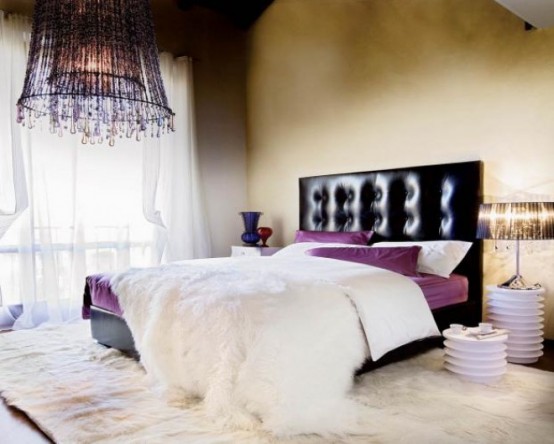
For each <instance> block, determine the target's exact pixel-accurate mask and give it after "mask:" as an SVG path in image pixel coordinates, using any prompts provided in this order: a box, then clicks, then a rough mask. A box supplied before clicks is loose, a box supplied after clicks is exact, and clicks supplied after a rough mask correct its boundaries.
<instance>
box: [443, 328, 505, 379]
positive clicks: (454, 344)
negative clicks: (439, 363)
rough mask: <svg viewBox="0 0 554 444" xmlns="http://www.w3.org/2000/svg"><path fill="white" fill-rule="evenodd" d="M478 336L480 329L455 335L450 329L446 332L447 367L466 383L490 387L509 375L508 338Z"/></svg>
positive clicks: (445, 357) (445, 351) (445, 354)
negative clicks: (507, 372) (489, 385)
mask: <svg viewBox="0 0 554 444" xmlns="http://www.w3.org/2000/svg"><path fill="white" fill-rule="evenodd" d="M478 332H479V328H478V327H475V328H467V329H465V330H462V332H461V333H453V332H452V329H450V328H449V329H447V330H444V332H443V333H442V334H443V336H444V337H445V338H446V339H445V341H444V346H445V348H444V366H445V368H446V369H447V370H449V371H451V372H452V373H455V374H457V375H459V376H460V377H461V378H462V379H466V380H469V381H473V382H479V383H482V384H490V383H493V382H496V381H498V380H500V378H501V377H502V375H504V373H506V366H507V362H506V356H507V354H506V340H507V339H508V335H507V334H502V335H498V336H493V337H490V338H486V339H477V337H476V336H475V334H477V333H478Z"/></svg>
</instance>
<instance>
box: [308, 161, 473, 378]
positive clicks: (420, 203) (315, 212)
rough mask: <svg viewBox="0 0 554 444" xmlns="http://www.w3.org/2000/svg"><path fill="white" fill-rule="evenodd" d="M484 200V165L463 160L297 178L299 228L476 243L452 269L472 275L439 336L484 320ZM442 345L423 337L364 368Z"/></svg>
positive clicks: (446, 312) (438, 313)
mask: <svg viewBox="0 0 554 444" xmlns="http://www.w3.org/2000/svg"><path fill="white" fill-rule="evenodd" d="M481 202H482V163H481V162H478V161H476V162H463V163H451V164H443V165H431V166H421V167H413V168H400V169H391V170H381V171H370V172H361V173H351V174H333V175H328V176H315V177H306V178H301V179H300V229H302V230H322V231H356V230H373V231H374V232H375V234H374V236H373V237H372V238H371V242H376V241H380V240H381V241H383V240H386V241H411V240H414V241H415V240H440V239H454V240H465V241H471V242H473V245H472V247H471V249H470V250H469V252H468V254H467V255H466V257H465V258H464V260H463V261H462V263H461V264H460V265H459V266H458V267H457V268H456V270H455V271H454V272H455V273H457V274H461V275H464V276H467V278H468V282H469V291H468V300H467V302H464V303H460V304H456V305H451V306H448V307H444V308H439V309H437V310H434V311H433V315H434V317H435V320H436V322H437V325H438V326H439V329H440V330H441V331H442V330H444V329H445V328H447V327H448V326H449V324H451V323H453V322H456V323H462V324H465V325H476V324H477V323H478V322H479V321H480V320H481V315H482V291H483V290H482V288H483V282H482V279H483V278H482V276H483V273H482V244H481V241H479V240H477V239H475V233H476V229H477V214H478V211H479V204H480V203H481ZM438 343H440V339H439V340H426V341H420V342H418V343H413V344H410V345H409V346H407V347H404V348H401V349H398V350H395V351H393V352H391V353H389V354H388V355H386V356H385V357H383V358H381V359H380V360H379V361H378V362H377V363H374V362H372V361H368V362H366V364H365V365H364V367H363V368H362V369H361V371H362V372H363V371H367V370H370V369H371V368H374V367H377V366H380V365H383V364H385V363H388V362H391V361H394V360H398V359H402V358H404V357H405V356H407V355H408V354H410V353H411V352H414V351H419V350H423V349H426V348H428V347H429V346H434V345H437V344H438Z"/></svg>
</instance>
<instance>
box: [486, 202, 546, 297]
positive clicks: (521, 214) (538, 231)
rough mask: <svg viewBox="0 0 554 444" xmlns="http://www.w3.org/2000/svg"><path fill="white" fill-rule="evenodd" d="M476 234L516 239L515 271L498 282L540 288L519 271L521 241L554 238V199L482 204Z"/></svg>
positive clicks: (527, 288)
mask: <svg viewBox="0 0 554 444" xmlns="http://www.w3.org/2000/svg"><path fill="white" fill-rule="evenodd" d="M477 238H479V239H497V240H514V241H516V273H515V274H514V275H513V276H512V277H511V278H510V279H508V280H507V281H506V282H503V283H502V284H500V285H499V287H502V288H509V289H513V290H530V289H536V288H540V285H539V284H534V285H529V284H528V283H527V282H526V281H525V279H524V278H523V277H522V276H521V274H520V267H519V241H520V240H545V239H554V202H513V203H488V204H482V205H481V206H480V208H479V218H478V221H477Z"/></svg>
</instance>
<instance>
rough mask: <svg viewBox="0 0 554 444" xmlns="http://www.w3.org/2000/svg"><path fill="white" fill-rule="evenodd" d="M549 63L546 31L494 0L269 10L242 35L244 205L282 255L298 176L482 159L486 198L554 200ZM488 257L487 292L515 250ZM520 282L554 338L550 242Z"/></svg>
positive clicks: (527, 256) (551, 45) (532, 257)
mask: <svg viewBox="0 0 554 444" xmlns="http://www.w3.org/2000/svg"><path fill="white" fill-rule="evenodd" d="M552 54H554V29H549V30H538V31H532V32H525V31H524V26H523V22H522V21H521V20H520V19H518V18H517V17H516V16H514V15H512V14H511V13H510V12H508V11H507V10H505V9H504V8H502V7H501V6H499V5H498V4H497V3H495V2H494V1H493V0H471V1H468V0H276V1H275V3H274V4H273V5H272V6H271V7H270V8H269V9H268V10H267V11H266V13H265V14H264V15H263V16H262V18H261V19H260V20H259V21H258V23H257V25H256V26H255V28H254V29H253V32H252V33H251V42H250V57H249V66H248V81H247V97H248V98H247V109H248V127H247V129H248V150H249V151H248V158H247V159H248V190H249V205H250V207H251V208H252V209H260V210H262V211H264V212H265V214H264V216H263V219H262V222H263V223H264V224H267V225H270V226H272V227H274V228H275V229H276V235H275V237H274V238H272V239H271V241H273V242H272V243H273V244H274V245H275V244H283V243H288V242H290V241H291V240H292V237H293V232H294V230H295V229H296V228H297V226H298V215H297V213H298V190H297V188H298V185H297V179H298V177H301V176H308V175H314V174H327V173H338V172H349V171H363V170H373V169H380V168H392V167H400V166H411V165H421V164H432V163H443V162H457V161H467V160H477V159H481V160H483V161H484V163H485V195H486V196H485V198H486V199H487V200H489V201H491V200H501V199H505V198H509V199H510V198H523V199H550V200H552V199H554V179H553V174H552V171H553V167H554V106H553V104H554V57H552ZM505 246H506V245H505V244H503V245H500V247H502V248H504V247H505ZM485 251H486V253H485V254H486V257H485V268H486V270H485V282H486V283H497V282H500V281H502V280H503V279H504V278H506V277H508V276H509V275H510V274H512V272H513V271H514V268H515V263H514V262H515V261H514V259H513V255H512V251H505V250H504V249H501V250H500V251H499V252H493V246H492V243H489V242H487V243H486V245H485ZM522 271H523V273H524V275H525V276H527V277H528V278H529V280H531V281H540V282H542V283H543V284H544V285H545V286H546V287H547V289H548V291H549V295H548V298H547V311H546V318H547V328H546V330H547V332H546V333H547V336H548V337H551V338H554V241H547V242H541V243H538V242H535V243H532V244H530V243H529V245H527V246H526V247H524V251H523V252H522Z"/></svg>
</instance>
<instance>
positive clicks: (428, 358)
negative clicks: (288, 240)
mask: <svg viewBox="0 0 554 444" xmlns="http://www.w3.org/2000/svg"><path fill="white" fill-rule="evenodd" d="M0 393H1V395H2V397H4V398H5V399H6V401H7V402H8V403H9V404H12V405H15V406H17V407H18V408H19V409H21V410H23V411H25V412H26V413H27V414H28V415H29V416H30V417H31V419H33V420H34V421H35V422H36V423H37V425H38V426H39V427H40V428H41V429H42V430H43V431H44V432H45V433H46V434H47V435H49V436H50V437H51V438H52V439H53V440H54V441H55V442H58V443H93V442H94V443H116V442H117V443H187V444H189V443H190V444H192V443H243V442H244V443H276V442H278V443H302V444H308V443H310V444H312V443H409V444H419V443H441V444H443V443H444V444H447V443H525V444H531V443H537V444H538V443H541V444H542V443H547V442H551V443H553V442H554V401H553V400H554V373H549V372H542V371H539V370H535V369H531V368H526V367H524V366H517V365H512V364H509V366H508V372H507V374H506V375H505V376H504V377H503V379H502V380H501V381H500V382H499V383H497V384H495V385H492V386H486V385H480V384H474V383H470V382H465V381H462V380H460V379H458V378H457V377H456V376H454V375H453V374H451V373H449V372H447V371H446V370H444V369H443V367H442V351H441V350H433V351H431V352H428V353H427V354H425V355H422V356H419V357H417V358H413V359H410V360H408V361H404V362H402V363H397V364H393V365H390V366H387V367H385V368H382V369H379V370H377V371H374V372H371V373H369V374H366V375H364V376H363V377H361V378H360V379H359V381H358V382H357V384H356V385H355V389H354V391H353V392H352V394H351V396H352V398H353V399H355V400H356V401H357V402H358V404H359V409H360V412H361V413H362V414H363V418H364V423H363V424H360V434H359V435H350V436H344V437H321V436H313V435H312V436H307V435H303V436H294V437H290V438H288V439H280V440H277V439H275V438H273V437H272V436H270V435H268V434H266V433H264V432H262V431H260V430H241V431H239V430H234V431H233V430H223V429H222V428H221V427H220V426H219V425H218V424H216V423H213V422H212V421H210V420H209V419H208V418H207V417H206V416H205V415H204V414H203V410H202V405H201V403H199V402H198V401H195V400H188V401H179V402H176V401H173V402H172V403H171V405H168V404H167V402H166V401H165V400H163V399H160V398H159V397H158V396H157V394H156V393H153V392H152V391H151V390H150V389H149V382H148V378H147V377H146V375H145V373H144V371H143V370H142V367H141V366H140V364H138V363H137V362H135V361H133V360H132V359H129V358H127V357H125V356H123V355H121V354H120V353H119V352H117V351H115V350H108V349H105V348H104V347H102V346H100V345H97V344H95V343H94V342H93V341H92V340H91V339H90V333H89V325H88V323H86V322H82V323H79V324H75V325H69V326H63V327H46V328H41V329H37V330H32V331H19V332H13V333H8V334H4V335H0Z"/></svg>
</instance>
